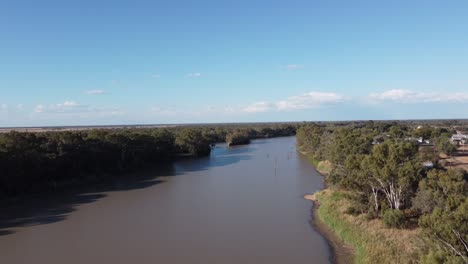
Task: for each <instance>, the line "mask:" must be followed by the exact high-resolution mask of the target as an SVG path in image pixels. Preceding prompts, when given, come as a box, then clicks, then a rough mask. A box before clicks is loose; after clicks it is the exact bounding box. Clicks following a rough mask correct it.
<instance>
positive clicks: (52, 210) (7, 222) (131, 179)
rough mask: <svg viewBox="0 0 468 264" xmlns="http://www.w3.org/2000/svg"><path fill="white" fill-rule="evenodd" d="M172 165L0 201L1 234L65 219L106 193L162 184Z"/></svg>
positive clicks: (172, 169)
mask: <svg viewBox="0 0 468 264" xmlns="http://www.w3.org/2000/svg"><path fill="white" fill-rule="evenodd" d="M174 175H175V168H174V165H173V164H172V163H171V164H165V165H158V166H154V167H151V168H148V169H145V170H141V171H139V172H134V173H128V174H125V175H121V176H118V177H116V178H114V179H110V180H106V181H103V182H99V183H95V184H93V185H92V186H86V187H78V188H74V189H72V190H66V191H61V192H57V193H54V194H47V195H38V196H31V197H26V198H22V199H18V200H16V201H10V202H8V204H6V203H4V204H0V208H2V209H1V214H0V236H4V235H10V234H13V233H15V232H14V231H13V230H10V229H11V228H17V227H26V226H35V225H43V224H51V223H56V222H59V221H63V220H65V219H66V218H67V217H68V216H69V215H70V214H71V213H72V212H74V211H76V210H77V209H76V208H77V207H78V206H79V205H81V204H87V203H92V202H95V201H97V200H99V199H101V198H104V197H106V196H107V195H106V194H105V193H107V192H117V191H129V190H136V189H144V188H147V187H151V186H153V185H156V184H159V183H162V182H163V181H161V180H159V179H158V177H160V176H174Z"/></svg>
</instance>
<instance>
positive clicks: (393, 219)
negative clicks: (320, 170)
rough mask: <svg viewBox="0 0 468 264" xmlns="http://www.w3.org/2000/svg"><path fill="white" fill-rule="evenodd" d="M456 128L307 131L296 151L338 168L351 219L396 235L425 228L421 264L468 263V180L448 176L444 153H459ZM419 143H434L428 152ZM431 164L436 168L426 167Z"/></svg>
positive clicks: (458, 174) (335, 184)
mask: <svg viewBox="0 0 468 264" xmlns="http://www.w3.org/2000/svg"><path fill="white" fill-rule="evenodd" d="M453 132H454V131H451V128H450V127H435V126H430V125H425V126H422V127H416V126H412V125H411V124H405V123H398V122H372V121H371V122H366V123H354V124H341V125H336V124H331V125H330V124H313V123H312V124H305V125H303V126H301V127H300V128H298V130H297V143H298V145H299V147H300V148H301V149H302V150H304V151H306V152H307V153H308V154H309V155H311V156H312V158H314V159H316V160H328V161H330V163H331V164H332V165H331V166H332V167H331V171H330V173H329V175H328V176H327V177H326V181H327V183H328V184H329V185H330V186H331V188H336V189H341V190H345V191H346V192H347V193H348V194H349V198H350V200H351V201H352V206H350V207H349V208H348V210H347V212H346V213H348V214H354V215H361V214H362V215H364V216H365V217H366V218H367V219H369V220H370V219H373V218H380V219H382V221H383V222H384V223H385V224H386V225H387V226H388V227H391V228H410V227H411V226H412V225H414V224H417V225H419V227H420V228H421V230H422V232H421V236H420V238H421V240H422V241H424V243H423V246H422V247H421V252H422V253H421V262H423V263H468V199H467V195H468V184H467V174H466V172H463V171H459V170H454V169H446V168H444V167H443V166H441V165H440V164H439V163H438V157H439V154H440V153H445V154H448V155H450V154H451V153H452V152H453V151H454V150H455V149H456V148H454V146H453V145H452V144H451V143H450V142H449V141H448V139H449V137H450V135H451V133H453ZM414 137H418V138H419V137H421V138H423V139H427V140H430V141H431V142H434V143H435V144H434V146H430V147H429V151H427V147H422V146H421V144H419V143H418V142H415V141H414V140H412V138H414ZM427 160H430V161H431V162H433V165H434V166H430V167H426V166H424V165H423V164H424V162H426V161H427Z"/></svg>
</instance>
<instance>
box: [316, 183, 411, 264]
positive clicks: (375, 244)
mask: <svg viewBox="0 0 468 264" xmlns="http://www.w3.org/2000/svg"><path fill="white" fill-rule="evenodd" d="M314 199H315V200H316V201H317V202H318V203H319V204H320V206H319V207H318V211H317V216H318V218H319V220H320V221H322V222H323V223H325V224H326V225H327V226H328V227H329V228H330V229H331V230H332V231H333V232H335V233H336V234H337V235H338V236H339V237H340V238H341V239H342V240H343V242H344V243H345V244H347V245H350V246H351V247H352V248H353V249H354V254H355V256H354V260H355V263H379V264H386V263H417V260H418V256H417V254H416V250H415V246H414V244H415V239H416V237H417V232H418V231H417V230H397V229H388V228H385V227H384V226H383V224H382V223H381V222H380V220H372V221H368V220H366V219H365V218H364V215H361V216H357V217H356V216H350V215H346V214H345V213H344V211H345V210H346V208H348V206H349V201H347V199H346V195H345V194H344V193H343V192H340V191H331V190H327V189H326V190H323V191H321V192H319V193H316V194H315V195H314Z"/></svg>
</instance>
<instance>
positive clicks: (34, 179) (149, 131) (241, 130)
mask: <svg viewBox="0 0 468 264" xmlns="http://www.w3.org/2000/svg"><path fill="white" fill-rule="evenodd" d="M295 131H296V126H295V125H294V124H266V125H265V124H263V125H262V124H259V125H250V126H249V125H218V126H214V125H211V126H210V125H206V126H187V127H173V128H142V129H139V128H129V129H126V128H125V129H124V128H123V129H93V130H81V131H59V132H57V131H53V132H41V133H30V132H15V131H11V132H9V133H2V134H0V196H13V195H21V194H26V193H37V192H44V191H50V190H57V189H61V188H62V187H63V186H65V185H71V186H73V185H76V184H81V183H83V182H93V181H97V180H100V179H104V178H109V177H114V176H115V175H118V174H119V173H120V172H126V171H130V170H135V169H138V168H140V167H142V166H145V165H148V164H152V163H160V162H171V161H172V160H174V159H177V158H181V157H199V156H206V155H209V154H210V152H211V149H212V147H213V144H214V143H217V142H224V141H226V140H231V135H232V134H235V135H238V134H242V135H246V136H247V137H248V138H249V140H250V139H255V138H268V137H277V136H291V135H294V134H295Z"/></svg>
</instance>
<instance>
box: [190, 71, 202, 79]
mask: <svg viewBox="0 0 468 264" xmlns="http://www.w3.org/2000/svg"><path fill="white" fill-rule="evenodd" d="M200 76H201V73H199V72H192V73H189V74H187V77H190V78H196V77H200Z"/></svg>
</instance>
